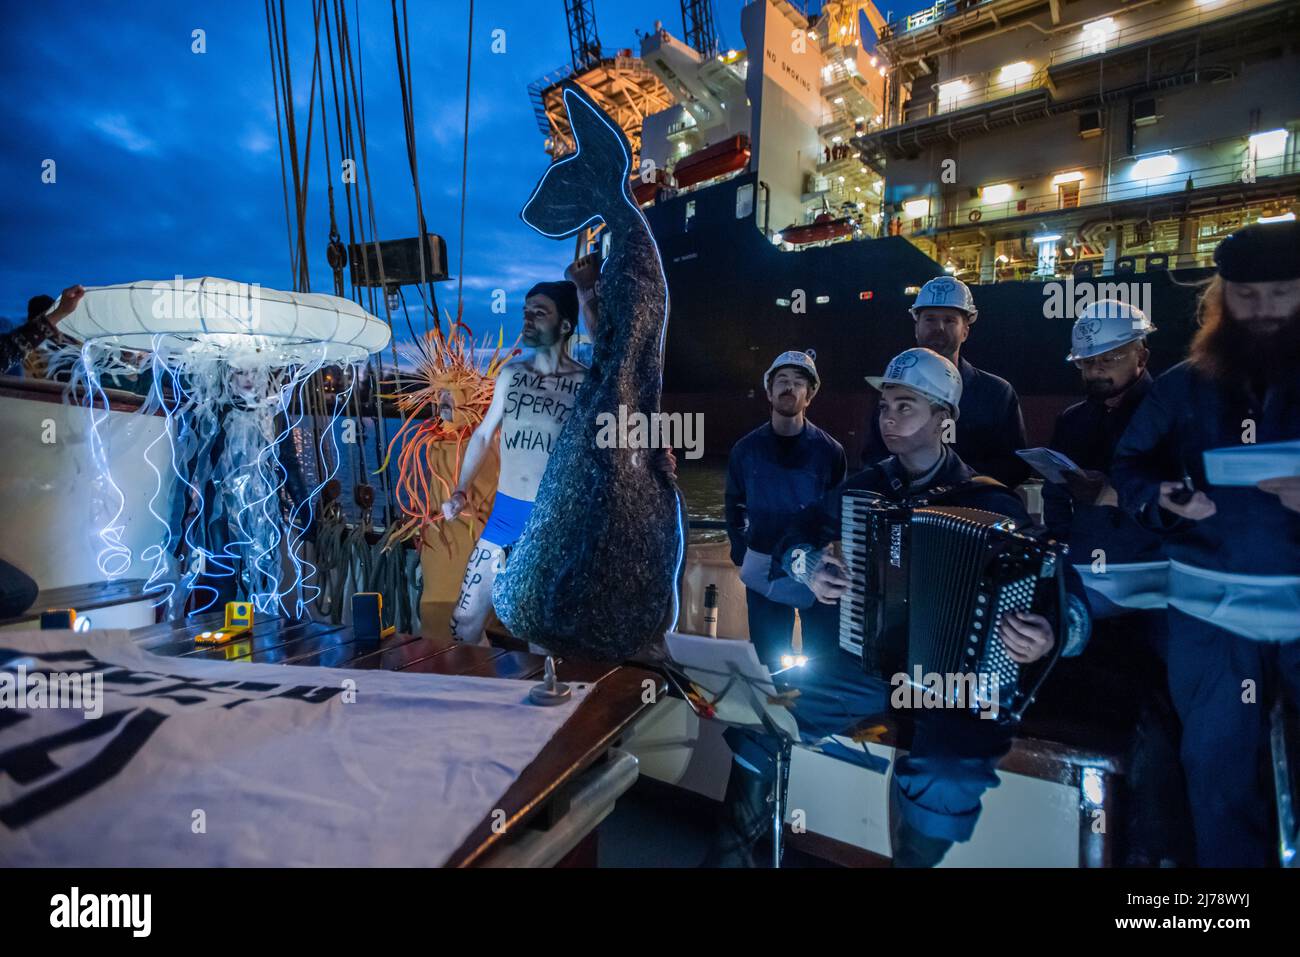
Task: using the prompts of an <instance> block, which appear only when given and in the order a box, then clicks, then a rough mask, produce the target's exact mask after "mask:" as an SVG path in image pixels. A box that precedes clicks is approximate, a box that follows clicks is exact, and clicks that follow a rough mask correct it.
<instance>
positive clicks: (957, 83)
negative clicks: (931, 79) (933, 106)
mask: <svg viewBox="0 0 1300 957" xmlns="http://www.w3.org/2000/svg"><path fill="white" fill-rule="evenodd" d="M968 92H970V85H969V84H968V83H967V82H966V81H965V80H949V81H948V82H947V83H940V84H939V109H941V110H951V109H952V108H953V107H955V106H956V105H957V104H958V102H959V101H960V100H961V99H962V97H964V96H965V95H966V94H967V93H968Z"/></svg>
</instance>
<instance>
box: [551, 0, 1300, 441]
mask: <svg viewBox="0 0 1300 957" xmlns="http://www.w3.org/2000/svg"><path fill="white" fill-rule="evenodd" d="M682 10H683V24H684V30H683V35H684V39H679V38H677V37H675V36H673V35H672V34H671V33H670V32H669V31H668V30H667V29H665V28H664V27H663V25H662V24H656V25H655V29H654V30H652V31H651V32H649V33H648V34H647V35H645V36H644V37H642V38H641V48H640V55H639V57H638V56H633V55H632V52H631V51H630V50H623V51H621V52H620V53H619V54H618V55H615V56H599V55H598V54H597V51H598V49H599V47H598V42H596V41H594V34H591V35H587V39H586V40H585V41H584V42H583V43H581V44H578V45H576V46H575V50H577V51H579V52H583V51H585V55H584V56H577V55H575V59H574V64H573V67H572V68H571V69H566V70H565V71H563V72H562V73H561V74H553V75H552V76H550V77H548V78H545V79H544V80H543V81H539V83H538V84H535V85H534V87H533V90H532V92H533V96H534V101H535V103H536V105H537V115H538V120H539V124H540V125H541V127H542V129H543V131H544V132H546V134H547V140H546V147H547V149H548V151H549V152H550V153H551V155H552V156H561V155H563V154H564V153H565V152H567V151H568V150H569V149H570V148H571V143H570V141H569V140H568V138H567V135H566V133H567V130H566V129H565V126H564V120H563V117H562V111H561V110H559V109H558V91H559V89H560V88H561V86H562V84H563V83H569V82H572V83H577V84H579V85H581V86H583V88H584V89H587V90H588V91H589V92H592V93H593V95H596V96H597V98H598V100H600V99H601V98H602V97H603V102H606V103H608V104H610V106H611V110H612V112H611V115H614V116H615V118H616V119H617V120H618V121H619V122H620V123H622V124H623V126H624V129H625V130H626V131H627V132H628V134H629V138H630V139H631V141H632V143H633V146H634V149H636V150H637V151H638V153H639V156H638V166H637V170H636V172H635V173H634V174H633V175H634V182H633V186H634V191H635V193H636V196H637V199H638V201H640V202H641V203H642V207H643V210H644V212H645V215H646V217H647V219H648V220H649V222H650V224H651V227H652V229H653V231H654V234H655V236H656V238H657V240H658V242H659V246H660V250H661V252H662V254H663V260H664V266H665V269H666V271H667V275H668V283H669V291H670V295H671V299H672V318H671V322H670V325H669V331H668V338H667V354H666V359H665V395H664V406H665V408H667V409H669V410H674V411H691V412H702V413H704V415H705V421H706V424H707V428H706V431H705V436H706V445H707V451H708V453H710V454H711V455H723V454H725V453H726V452H727V450H728V449H729V448H730V445H731V444H732V443H733V442H734V441H735V439H736V438H737V437H739V435H741V434H743V433H744V432H745V431H748V429H749V428H750V427H752V425H753V424H754V423H757V422H760V421H761V420H762V419H763V418H764V417H765V415H766V414H767V406H766V400H765V398H764V396H763V394H762V390H761V381H762V372H763V369H764V368H766V365H767V363H768V362H770V360H771V358H772V356H774V355H776V354H778V353H779V352H781V351H784V350H786V349H790V348H798V349H808V350H813V351H815V352H816V354H817V361H818V366H819V370H820V371H821V372H822V375H823V379H824V383H825V387H824V389H823V390H822V393H821V395H819V397H818V400H817V404H816V407H815V408H814V409H813V415H814V417H815V418H816V420H817V421H818V422H819V423H821V424H822V425H823V426H825V427H827V428H829V429H830V430H831V431H832V432H833V433H835V434H837V435H838V436H839V437H840V438H841V440H842V441H843V442H844V443H845V446H846V448H847V449H848V451H849V453H850V457H851V459H855V458H856V457H857V455H858V452H859V449H860V447H861V443H862V438H863V426H864V423H865V420H866V416H867V414H868V409H869V408H870V406H871V404H872V401H873V398H874V397H873V394H872V393H871V391H870V389H869V388H868V386H867V385H866V383H865V382H864V378H863V377H864V376H866V375H868V374H875V373H876V371H877V370H878V369H879V368H881V367H883V365H884V364H885V363H886V362H887V360H888V358H889V357H890V356H891V355H893V354H895V353H897V352H898V351H900V350H901V349H903V348H905V347H907V346H910V345H912V344H913V341H912V326H911V323H910V321H909V319H908V314H907V309H908V306H909V304H910V302H911V298H912V296H913V295H914V294H915V291H916V289H917V287H919V286H920V285H921V284H922V283H924V282H925V281H926V280H927V279H930V278H932V277H935V276H940V275H944V274H949V275H954V276H956V277H958V278H960V279H962V280H963V281H965V282H968V283H970V284H972V285H973V288H974V295H975V301H976V304H977V305H978V307H979V311H980V317H981V321H980V322H979V323H978V324H977V326H976V327H975V329H974V330H973V331H972V334H971V338H970V340H969V342H968V343H967V345H966V347H965V349H964V350H963V355H966V356H967V357H968V358H969V359H970V360H971V361H972V362H974V363H975V364H976V365H977V366H980V367H982V368H984V369H986V370H988V371H990V372H994V373H996V374H998V375H1001V376H1003V377H1004V378H1006V379H1008V380H1010V381H1011V382H1012V383H1013V384H1014V385H1015V386H1016V388H1017V390H1018V391H1019V393H1020V396H1021V399H1022V404H1023V407H1024V412H1025V418H1026V424H1027V426H1028V429H1029V433H1030V438H1031V441H1042V440H1045V439H1046V437H1047V433H1048V431H1049V430H1050V427H1051V423H1052V421H1053V419H1054V417H1055V415H1056V414H1057V413H1058V412H1059V411H1060V409H1061V408H1063V406H1064V405H1065V404H1067V403H1068V402H1071V401H1074V398H1073V397H1074V396H1075V394H1076V393H1077V391H1078V390H1077V381H1078V380H1077V373H1076V372H1075V370H1074V369H1073V368H1072V367H1071V366H1069V365H1068V364H1067V363H1065V361H1064V357H1065V354H1066V352H1067V351H1068V341H1069V329H1070V323H1071V322H1072V320H1073V318H1074V307H1075V306H1078V305H1082V304H1084V303H1085V302H1086V301H1087V300H1090V299H1091V298H1127V299H1130V300H1133V301H1135V304H1137V305H1140V306H1142V307H1143V308H1147V309H1148V310H1149V311H1150V312H1151V313H1152V315H1153V317H1154V319H1155V323H1156V325H1157V327H1158V328H1159V330H1160V332H1159V335H1157V336H1154V337H1153V338H1152V341H1151V347H1152V353H1153V358H1152V364H1153V367H1154V368H1155V369H1157V370H1162V369H1164V368H1167V367H1168V366H1169V365H1171V364H1172V363H1174V362H1176V361H1177V360H1178V359H1179V358H1180V357H1181V355H1182V353H1183V350H1184V349H1185V347H1186V343H1187V340H1188V338H1189V336H1190V333H1191V331H1192V329H1193V325H1194V313H1195V295H1196V283H1197V282H1198V281H1199V280H1201V279H1203V278H1204V277H1206V276H1207V275H1209V272H1210V270H1209V267H1210V265H1211V260H1210V257H1211V254H1212V251H1213V248H1214V246H1215V244H1216V243H1217V242H1218V241H1219V240H1220V239H1221V238H1222V237H1223V236H1225V235H1226V234H1227V233H1229V232H1231V231H1232V230H1233V229H1235V228H1238V227H1240V226H1242V225H1245V224H1247V223H1250V222H1254V221H1257V220H1260V219H1269V218H1273V217H1283V218H1292V217H1294V215H1295V211H1296V209H1297V198H1298V196H1300V156H1298V154H1297V148H1296V142H1295V141H1296V137H1295V135H1294V132H1295V128H1296V126H1297V124H1298V123H1300V87H1297V85H1296V84H1294V83H1280V82H1279V79H1280V78H1282V77H1292V78H1294V77H1295V76H1296V75H1297V72H1298V70H1300V64H1298V63H1297V53H1296V49H1297V47H1296V39H1297V37H1298V36H1300V12H1298V11H1297V7H1296V5H1295V4H1294V3H1288V2H1267V0H1236V2H1206V0H1156V2H1129V3H1115V2H1108V0H1077V2H1067V3H1059V2H1056V0H985V2H982V3H981V2H969V0H967V2H950V3H944V2H940V3H937V4H936V5H935V6H934V7H932V8H928V9H926V10H924V11H921V12H920V13H917V14H914V15H912V16H908V17H906V18H904V19H902V20H899V21H895V22H886V20H885V18H884V17H882V16H881V15H880V13H879V12H878V11H877V10H876V8H875V7H874V6H873V5H872V4H871V3H870V2H827V3H823V4H822V5H821V7H820V9H819V10H817V11H815V12H813V13H809V12H807V11H805V10H800V9H797V8H796V7H794V6H792V5H791V4H790V3H788V2H786V0H754V2H752V3H749V4H748V5H747V6H745V7H744V8H743V10H742V13H741V24H740V26H741V31H742V34H743V36H744V40H745V44H746V47H745V49H744V50H720V49H718V48H717V41H716V39H715V32H714V31H713V29H712V20H711V15H709V14H708V5H707V4H699V3H693V2H685V3H683V4H682ZM572 23H573V21H572V19H571V25H572ZM632 81H635V83H636V90H637V91H638V94H639V95H638V96H636V97H633V96H625V95H622V94H620V93H619V90H620V89H623V88H625V87H626V86H627V85H628V84H629V83H630V82H632ZM664 103H669V104H670V105H667V106H664V105H663V104H664ZM587 240H588V242H589V243H592V244H595V243H596V242H598V236H596V235H592V236H589V237H587Z"/></svg>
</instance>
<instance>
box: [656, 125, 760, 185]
mask: <svg viewBox="0 0 1300 957" xmlns="http://www.w3.org/2000/svg"><path fill="white" fill-rule="evenodd" d="M748 165H749V137H748V136H746V135H745V134H744V133H737V134H736V135H735V136H731V137H728V138H727V139H725V140H723V141H722V142H720V143H714V144H713V145H712V146H707V147H705V148H704V149H702V150H700V151H698V152H696V153H692V154H691V155H690V156H687V157H686V158H685V159H683V160H681V161H680V162H679V163H678V164H677V165H676V166H675V167H674V168H673V178H674V179H675V180H676V181H677V185H678V187H679V188H682V187H686V186H694V185H695V184H696V183H703V182H704V181H705V180H706V179H713V178H714V177H716V176H725V175H726V174H727V173H734V172H736V171H737V170H741V169H744V168H745V167H746V166H748Z"/></svg>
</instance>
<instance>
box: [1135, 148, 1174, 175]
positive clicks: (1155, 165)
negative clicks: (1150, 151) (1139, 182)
mask: <svg viewBox="0 0 1300 957" xmlns="http://www.w3.org/2000/svg"><path fill="white" fill-rule="evenodd" d="M1177 171H1178V157H1176V156H1174V155H1173V154H1172V153H1161V154H1160V155H1158V156H1144V157H1142V159H1140V160H1138V161H1137V162H1136V163H1134V164H1133V178H1134V179H1158V178H1160V177H1161V176H1171V175H1173V174H1174V173H1175V172H1177Z"/></svg>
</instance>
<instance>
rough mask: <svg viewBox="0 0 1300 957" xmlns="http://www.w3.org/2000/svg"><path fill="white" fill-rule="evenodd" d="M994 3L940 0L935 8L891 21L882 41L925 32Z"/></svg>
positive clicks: (989, 1)
mask: <svg viewBox="0 0 1300 957" xmlns="http://www.w3.org/2000/svg"><path fill="white" fill-rule="evenodd" d="M993 2H995V0H939V2H938V3H936V4H935V5H934V6H932V7H926V8H924V9H923V10H917V11H916V12H915V13H912V14H909V15H908V16H906V17H904V18H903V19H901V20H891V21H890V22H889V23H887V24H885V26H884V29H882V30H881V31H880V39H881V40H882V41H883V40H892V39H895V38H896V37H899V36H901V35H902V34H904V33H911V32H912V31H913V30H923V29H925V28H926V27H932V26H934V25H935V24H936V23H939V22H940V21H942V20H946V19H948V18H949V17H950V16H953V15H954V14H956V13H965V12H966V11H968V10H973V9H975V8H976V7H982V6H984V5H985V4H986V3H993Z"/></svg>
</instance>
